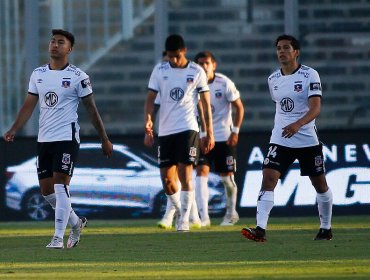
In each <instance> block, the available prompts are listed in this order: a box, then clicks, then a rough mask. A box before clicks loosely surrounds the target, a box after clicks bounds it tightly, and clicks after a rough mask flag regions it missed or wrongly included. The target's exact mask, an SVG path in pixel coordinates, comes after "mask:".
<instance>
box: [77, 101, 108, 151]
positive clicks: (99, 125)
mask: <svg viewBox="0 0 370 280" xmlns="http://www.w3.org/2000/svg"><path fill="white" fill-rule="evenodd" d="M82 102H83V104H84V106H85V108H86V111H87V113H88V115H89V118H90V121H91V123H92V125H93V126H94V127H95V129H96V131H97V132H98V134H99V137H100V139H101V143H102V144H101V147H102V150H103V153H104V155H106V156H107V157H110V156H111V155H112V152H113V145H112V143H111V142H110V140H109V138H108V135H107V133H106V131H105V128H104V124H103V121H102V119H101V117H100V114H99V112H98V108H96V104H95V100H94V96H93V94H90V95H88V96H86V97H84V98H83V99H82Z"/></svg>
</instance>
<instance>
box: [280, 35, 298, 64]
mask: <svg viewBox="0 0 370 280" xmlns="http://www.w3.org/2000/svg"><path fill="white" fill-rule="evenodd" d="M276 54H277V57H278V60H279V62H280V64H282V65H288V64H292V63H293V64H294V63H296V61H297V57H298V55H299V50H295V49H293V47H292V45H291V43H290V41H289V40H280V41H279V42H278V43H277V46H276Z"/></svg>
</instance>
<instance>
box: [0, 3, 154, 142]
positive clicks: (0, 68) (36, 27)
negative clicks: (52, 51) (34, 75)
mask: <svg viewBox="0 0 370 280" xmlns="http://www.w3.org/2000/svg"><path fill="white" fill-rule="evenodd" d="M154 6H155V5H154V0H81V1H74V0H1V1H0V37H1V38H2V40H1V41H0V50H1V51H0V110H1V112H0V132H1V133H4V131H5V130H6V129H7V128H8V127H9V126H10V125H11V123H12V122H13V121H14V118H15V115H16V113H17V111H18V110H19V108H20V106H21V104H22V103H23V100H24V93H25V92H26V91H27V85H28V79H29V75H30V71H32V69H33V68H35V67H37V66H39V65H40V64H41V63H46V62H47V61H48V53H47V52H46V51H45V50H47V44H48V40H49V37H50V30H51V29H52V28H64V29H66V30H69V31H70V32H72V33H73V34H74V35H75V36H76V39H77V42H78V43H77V44H78V47H77V48H75V51H74V52H73V53H72V55H71V62H72V63H75V64H77V65H78V66H79V67H80V68H82V69H83V70H87V69H88V68H90V67H91V66H92V65H93V64H94V63H96V62H97V61H98V60H99V59H100V58H101V57H103V56H104V55H105V54H106V53H107V52H109V50H111V49H112V48H113V47H114V46H115V45H116V44H118V43H119V42H121V41H122V40H123V41H124V40H129V39H131V38H132V36H133V34H134V29H135V28H136V27H137V26H138V25H140V24H141V23H142V22H143V21H144V20H145V19H146V18H148V17H149V16H150V15H152V14H153V13H154ZM32 13H34V14H33V15H34V16H32ZM30 32H32V34H30ZM35 34H36V35H35ZM38 34H39V35H38ZM30 35H31V36H30ZM35 36H37V37H35ZM30 46H33V48H32V47H31V48H30ZM30 49H31V50H32V51H29V50H30ZM34 50H36V51H34ZM25 66H26V67H25ZM36 123H37V122H36V121H30V122H29V124H28V127H26V128H25V130H24V131H23V133H24V134H26V135H35V134H36V131H37V130H36ZM30 126H31V127H30ZM21 133H22V132H21Z"/></svg>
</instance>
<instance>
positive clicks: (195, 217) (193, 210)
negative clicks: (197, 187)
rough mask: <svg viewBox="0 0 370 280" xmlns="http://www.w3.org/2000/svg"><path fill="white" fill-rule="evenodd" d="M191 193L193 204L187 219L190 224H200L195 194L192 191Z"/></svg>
mask: <svg viewBox="0 0 370 280" xmlns="http://www.w3.org/2000/svg"><path fill="white" fill-rule="evenodd" d="M192 193H193V202H192V203H191V208H190V218H189V220H190V221H191V222H192V223H199V222H200V219H199V213H198V206H197V202H196V200H195V192H194V191H193V192H192Z"/></svg>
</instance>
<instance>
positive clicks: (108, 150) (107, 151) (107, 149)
mask: <svg viewBox="0 0 370 280" xmlns="http://www.w3.org/2000/svg"><path fill="white" fill-rule="evenodd" d="M101 148H102V150H103V154H104V155H105V156H106V157H108V158H110V157H111V156H112V153H113V145H112V143H111V142H110V141H109V140H108V139H107V140H104V141H103V142H102V143H101Z"/></svg>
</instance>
